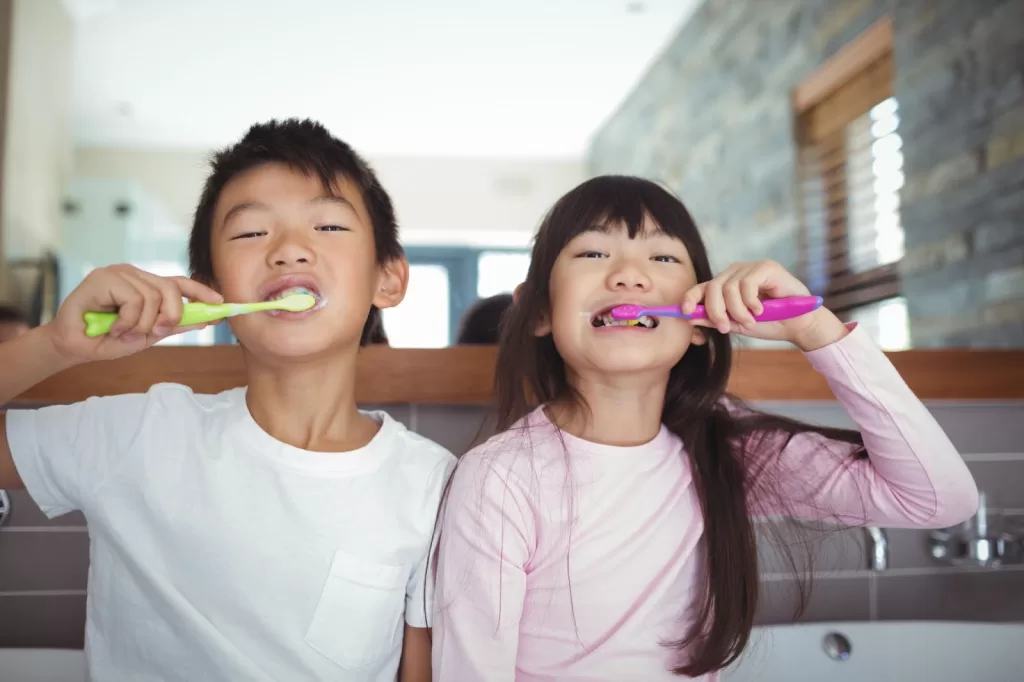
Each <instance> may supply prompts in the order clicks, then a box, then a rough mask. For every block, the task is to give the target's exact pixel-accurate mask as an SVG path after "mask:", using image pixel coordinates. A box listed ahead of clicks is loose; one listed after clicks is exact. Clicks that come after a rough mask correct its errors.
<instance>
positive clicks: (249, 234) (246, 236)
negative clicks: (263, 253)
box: [231, 232, 266, 240]
mask: <svg viewBox="0 0 1024 682" xmlns="http://www.w3.org/2000/svg"><path fill="white" fill-rule="evenodd" d="M265 234H266V232H243V233H242V234H236V235H235V236H234V237H232V238H231V239H232V240H235V239H250V238H252V237H261V236H263V235H265Z"/></svg>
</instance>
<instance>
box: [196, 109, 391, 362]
mask: <svg viewBox="0 0 1024 682" xmlns="http://www.w3.org/2000/svg"><path fill="white" fill-rule="evenodd" d="M267 163H283V164H286V165H288V166H290V167H292V168H294V169H296V170H298V171H301V172H303V173H305V174H307V175H310V176H313V175H315V176H316V177H317V178H319V179H320V182H321V183H323V186H324V189H325V190H326V191H328V192H334V191H335V186H336V183H337V181H338V178H339V177H343V178H345V179H347V180H348V181H349V182H351V183H352V184H354V185H355V186H356V187H357V188H358V189H359V192H360V193H361V194H362V197H363V203H365V204H366V211H367V213H369V216H370V222H371V223H372V226H373V241H374V246H375V248H376V253H377V264H378V265H384V264H385V263H387V262H389V261H392V260H395V259H397V258H400V257H402V255H403V250H402V245H401V244H400V243H399V241H398V223H397V221H396V219H395V210H394V208H393V207H392V205H391V197H390V196H388V193H387V192H386V191H384V188H383V187H382V186H381V184H380V181H379V180H378V179H377V175H376V174H375V173H374V172H373V169H372V168H371V167H370V165H369V164H368V163H367V162H366V160H365V159H363V157H361V156H360V155H359V154H358V153H356V151H355V150H353V149H352V147H350V146H349V145H347V144H345V143H344V142H342V141H341V140H339V139H338V138H336V137H334V136H333V135H331V133H330V132H329V131H328V130H327V129H326V128H325V127H324V126H323V125H321V124H320V123H317V122H316V121H311V120H309V119H302V120H300V119H297V118H290V119H286V120H283V121H278V120H276V119H274V120H270V121H267V122H266V123H258V124H256V125H254V126H252V127H251V128H249V132H247V133H246V134H245V137H243V138H242V139H241V140H240V141H239V142H237V143H236V144H233V145H231V146H228V147H225V148H224V149H222V150H220V151H218V152H216V153H215V154H214V155H213V158H212V159H211V162H210V175H209V176H208V177H207V178H206V183H205V184H204V185H203V193H202V195H201V196H200V197H199V204H198V206H196V213H195V218H194V219H193V221H192V234H191V235H190V236H189V243H188V261H189V271H190V273H191V274H192V276H193V277H195V278H196V279H198V280H200V281H203V282H212V281H213V279H214V277H213V259H212V256H211V249H210V243H211V239H212V231H213V212H214V208H215V207H216V205H217V200H218V199H219V198H220V193H221V192H222V191H223V190H224V186H225V185H226V184H227V183H228V182H230V181H231V180H232V179H233V178H234V177H236V176H238V175H239V174H241V173H244V172H246V171H249V170H252V169H253V168H257V167H259V166H262V165H264V164H267ZM380 325H381V315H380V310H378V309H377V307H376V306H371V308H370V312H369V315H368V316H367V318H366V324H365V325H364V326H363V334H362V338H361V339H360V343H361V344H364V345H365V344H366V343H367V342H368V341H369V339H370V336H371V335H372V334H373V333H374V331H375V330H376V329H377V328H378V327H379V326H380Z"/></svg>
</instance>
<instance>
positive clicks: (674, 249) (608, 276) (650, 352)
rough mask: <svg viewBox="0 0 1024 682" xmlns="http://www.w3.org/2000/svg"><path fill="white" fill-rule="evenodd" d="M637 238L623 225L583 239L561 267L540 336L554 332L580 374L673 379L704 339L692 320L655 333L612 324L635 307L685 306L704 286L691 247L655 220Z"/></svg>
mask: <svg viewBox="0 0 1024 682" xmlns="http://www.w3.org/2000/svg"><path fill="white" fill-rule="evenodd" d="M642 227H643V229H642V230H641V232H640V233H638V234H637V235H636V238H634V239H630V237H629V233H628V231H627V230H626V228H625V227H624V226H622V225H613V226H612V227H611V228H610V229H608V230H607V231H598V230H593V231H588V232H583V233H581V234H579V235H577V236H576V237H575V238H573V239H572V240H571V241H569V243H568V244H566V246H565V248H564V249H562V251H561V253H559V254H558V258H557V259H556V260H555V264H554V267H553V268H552V271H551V278H550V282H549V294H550V315H549V316H548V317H547V318H546V319H545V320H544V321H543V322H542V323H541V325H540V326H539V327H538V329H537V334H538V335H539V336H540V335H544V334H547V333H551V334H552V336H553V338H554V342H555V346H556V348H557V349H558V353H559V355H561V356H562V359H563V360H564V361H565V363H566V365H567V366H568V368H570V369H571V370H572V372H574V373H576V374H585V373H591V372H598V373H602V374H609V373H612V374H617V373H622V374H626V373H649V372H651V371H657V372H665V373H667V372H668V371H670V370H671V369H672V367H674V366H675V364H676V363H677V362H679V360H680V359H681V358H682V357H683V354H684V353H685V352H686V349H687V348H688V347H689V345H690V344H691V343H698V344H701V343H704V336H703V334H702V332H701V331H700V330H699V329H697V328H694V327H693V326H691V324H690V323H689V322H687V321H685V320H680V319H676V318H667V317H666V318H658V319H657V320H653V325H654V326H652V327H645V326H640V325H637V326H627V325H624V324H623V325H608V324H607V322H608V319H609V318H608V317H606V316H605V314H606V313H608V311H609V310H611V308H613V307H615V306H617V305H623V304H627V303H633V304H639V305H643V306H663V305H679V303H680V302H681V301H682V300H683V295H684V294H685V293H686V292H687V291H688V290H689V289H690V288H691V287H693V286H694V285H696V284H697V277H696V275H695V274H694V269H693V265H692V264H691V262H690V257H689V254H688V253H687V250H686V247H685V246H684V245H683V243H682V242H681V241H679V240H678V239H676V238H674V237H671V236H669V235H668V234H665V233H663V232H662V231H661V230H660V228H659V227H658V225H657V224H656V223H654V222H653V221H652V220H651V218H650V217H649V216H645V217H644V222H643V226H642Z"/></svg>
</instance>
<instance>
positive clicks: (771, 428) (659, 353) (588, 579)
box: [433, 177, 977, 682]
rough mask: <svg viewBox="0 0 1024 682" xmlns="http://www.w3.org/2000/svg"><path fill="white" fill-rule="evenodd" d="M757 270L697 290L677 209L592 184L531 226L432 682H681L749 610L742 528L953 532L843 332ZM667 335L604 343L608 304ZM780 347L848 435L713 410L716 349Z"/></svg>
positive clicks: (669, 200) (935, 484)
mask: <svg viewBox="0 0 1024 682" xmlns="http://www.w3.org/2000/svg"><path fill="white" fill-rule="evenodd" d="M802 295H808V291H807V289H806V287H804V286H803V284H801V283H800V282H799V281H798V280H797V279H796V278H794V277H793V276H792V275H791V274H789V273H788V272H786V270H784V269H783V268H782V267H781V266H779V265H778V264H776V263H773V262H770V261H761V262H758V263H742V264H737V265H733V266H731V267H729V268H727V269H726V270H725V271H724V272H722V273H721V274H719V275H718V276H712V272H711V267H710V265H709V263H708V257H707V254H706V253H705V250H704V245H703V244H702V243H701V239H700V236H699V234H698V232H697V228H696V227H695V226H694V223H693V220H692V219H691V218H690V215H689V214H688V212H687V211H686V209H685V208H684V207H683V205H682V204H681V203H680V202H679V201H678V200H677V199H675V198H674V197H673V196H671V195H670V194H669V193H668V192H666V191H664V190H663V189H661V188H660V187H659V186H657V185H655V184H653V183H651V182H648V181H645V180H641V179H638V178H631V177H599V178H595V179H593V180H590V181H587V182H585V183H583V184H582V185H580V186H579V187H577V188H576V189H574V190H572V191H571V192H569V193H568V194H567V195H566V196H564V197H563V198H562V199H561V200H559V201H558V203H556V204H555V206H554V208H553V209H552V211H551V212H550V214H549V215H548V216H547V218H546V219H545V220H544V222H543V224H542V225H541V227H540V231H539V233H538V235H537V240H536V244H535V246H534V249H533V259H532V262H531V265H530V269H529V273H528V275H527V278H526V282H524V283H523V284H522V285H521V287H520V289H519V291H518V292H517V300H516V303H515V304H514V305H513V307H512V309H511V310H510V312H509V315H508V317H507V319H506V321H505V325H504V333H503V337H502V341H501V350H500V352H499V357H498V363H497V378H496V391H497V409H498V430H499V433H498V435H496V436H495V437H493V438H491V439H490V440H489V441H487V442H486V443H484V444H483V445H481V446H479V447H477V448H475V449H474V450H472V451H470V452H469V453H468V454H466V455H465V456H464V457H463V458H462V460H461V462H460V463H459V465H458V467H457V468H456V471H455V474H454V475H453V477H452V479H451V481H450V488H449V491H448V495H447V500H446V504H445V508H444V510H443V520H442V523H441V531H440V538H439V563H438V571H437V593H438V594H437V599H436V601H435V604H436V606H435V609H436V615H435V620H434V639H433V670H434V672H433V677H434V680H435V681H440V682H470V681H472V682H490V681H492V680H494V681H497V680H503V681H505V680H519V681H534V680H558V681H559V682H571V681H573V680H616V681H621V680H643V681H645V682H653V681H656V680H668V679H672V678H673V677H674V676H676V675H679V676H688V677H693V678H699V679H704V680H714V679H716V678H717V673H716V671H718V670H720V669H721V668H723V667H725V666H727V665H728V664H729V663H731V662H732V661H733V660H734V659H735V658H736V656H738V655H739V653H740V652H741V651H742V650H743V647H744V645H745V643H746V642H747V638H748V636H749V634H750V631H751V627H752V624H753V618H754V613H755V610H756V608H757V604H758V567H757V545H756V539H755V533H754V526H753V520H752V517H755V516H765V515H772V516H789V517H797V518H804V519H826V520H832V521H838V522H842V523H846V524H866V523H871V524H884V525H888V526H906V527H918V528H931V527H943V526H950V525H954V524H956V523H958V522H960V521H963V520H965V519H967V518H968V517H969V516H970V515H971V514H973V513H974V511H975V510H976V508H977V489H976V487H975V484H974V481H973V479H972V478H971V475H970V473H969V472H968V470H967V468H966V467H965V465H964V463H963V461H962V459H961V458H960V456H959V454H958V453H957V452H956V450H955V449H954V447H953V445H952V444H951V443H950V442H949V440H948V439H947V438H946V436H945V434H944V433H943V432H942V430H941V428H940V427H939V426H938V424H936V422H935V421H934V420H933V419H932V417H931V415H930V414H929V413H928V410H927V409H926V408H925V407H924V406H923V405H922V404H921V403H920V401H918V400H917V399H916V398H915V397H914V395H913V393H911V391H910V389H909V388H907V386H906V384H905V383H904V382H903V381H902V380H901V378H900V377H899V375H898V374H897V372H896V371H895V369H894V368H893V367H892V365H891V364H890V363H889V362H888V360H887V359H886V357H885V355H883V354H882V353H881V352H880V351H879V350H878V349H877V348H876V347H875V346H874V345H873V344H872V343H871V341H870V340H869V339H868V337H867V336H866V335H865V333H864V332H863V330H860V329H858V328H857V327H856V325H844V324H843V323H842V322H840V321H839V319H838V318H836V316H835V315H834V314H832V313H831V312H829V311H828V310H827V309H824V308H819V309H818V310H816V311H815V312H813V313H810V314H808V315H805V316H803V317H800V318H797V319H793V320H788V321H784V322H774V323H757V324H755V323H754V321H753V318H752V313H753V314H756V313H758V312H760V311H761V303H760V299H762V298H778V297H783V296H802ZM675 302H678V303H680V304H681V305H682V307H683V309H684V311H687V312H689V311H692V309H693V307H694V306H695V305H696V304H697V303H699V302H703V303H704V305H705V306H706V307H707V310H708V315H709V317H710V319H709V320H707V321H693V322H688V321H683V320H679V319H672V318H662V319H658V320H654V321H652V322H651V323H650V325H649V326H618V325H614V324H611V320H610V317H609V316H608V315H607V314H606V313H607V311H608V310H610V309H611V308H612V307H614V306H616V305H620V304H625V303H637V304H642V305H666V304H670V303H675ZM730 333H738V334H744V335H747V336H752V337H757V338H761V339H776V340H785V341H789V342H790V343H792V344H793V345H795V346H797V347H798V348H799V349H801V350H802V351H803V352H804V353H805V354H806V356H807V358H808V360H809V361H810V363H811V365H812V366H813V367H814V368H815V369H816V370H817V371H819V372H821V373H822V374H823V375H824V376H825V378H826V379H827V381H828V382H829V385H830V386H831V387H832V390H833V391H834V393H835V395H836V398H837V399H838V400H839V401H840V402H841V403H842V404H843V406H844V407H845V408H846V410H847V412H848V413H849V415H850V417H851V418H852V419H853V421H854V422H855V423H856V424H857V426H858V427H859V429H860V432H859V433H857V432H854V431H845V430H841V429H832V428H818V427H814V426H810V425H807V424H802V423H799V422H796V421H793V420H789V419H784V418H781V417H775V416H771V415H767V414H762V413H758V412H755V411H753V410H751V409H749V408H747V407H745V406H743V404H742V403H741V402H740V401H739V400H737V399H735V398H733V397H730V396H728V395H727V394H726V393H725V388H726V380H727V378H728V376H729V372H730V368H731V357H732V356H731V351H730V341H729V336H728V334H730Z"/></svg>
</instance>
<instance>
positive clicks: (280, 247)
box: [267, 238, 316, 267]
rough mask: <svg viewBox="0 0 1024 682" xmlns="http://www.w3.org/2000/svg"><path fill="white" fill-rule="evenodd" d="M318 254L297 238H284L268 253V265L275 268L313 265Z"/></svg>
mask: <svg viewBox="0 0 1024 682" xmlns="http://www.w3.org/2000/svg"><path fill="white" fill-rule="evenodd" d="M315 262H316V254H315V253H314V251H313V249H311V248H310V247H309V246H308V245H307V244H304V243H302V242H301V241H300V240H298V239H295V238H282V239H280V240H278V242H277V243H276V244H274V246H273V248H271V249H270V251H269V252H268V253H267V264H268V265H271V266H274V267H281V266H287V265H296V264H301V265H313V264H314V263H315Z"/></svg>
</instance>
